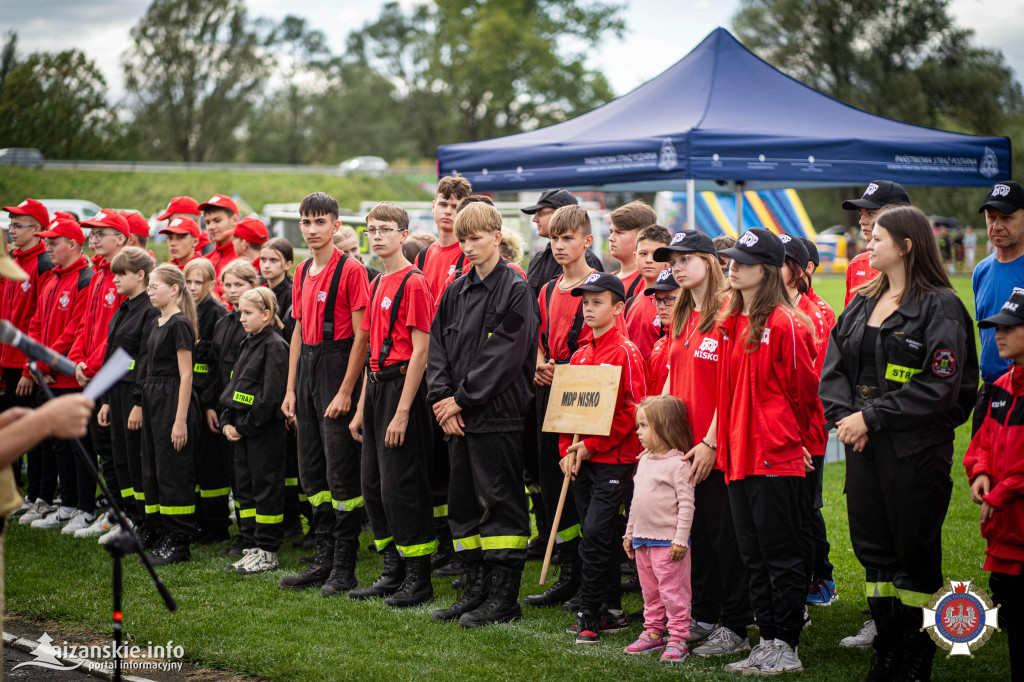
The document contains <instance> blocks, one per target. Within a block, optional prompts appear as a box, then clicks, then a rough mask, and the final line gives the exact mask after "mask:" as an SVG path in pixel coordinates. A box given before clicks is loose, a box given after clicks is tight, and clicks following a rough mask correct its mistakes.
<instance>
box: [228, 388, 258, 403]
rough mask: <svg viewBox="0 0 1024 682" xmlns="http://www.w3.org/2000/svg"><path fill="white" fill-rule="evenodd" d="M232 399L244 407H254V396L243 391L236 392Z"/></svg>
mask: <svg viewBox="0 0 1024 682" xmlns="http://www.w3.org/2000/svg"><path fill="white" fill-rule="evenodd" d="M231 399H232V400H234V401H235V402H236V403H242V404H243V405H252V401H253V396H251V395H249V394H248V393H242V392H241V391H235V394H234V395H233V396H231Z"/></svg>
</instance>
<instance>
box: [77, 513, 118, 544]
mask: <svg viewBox="0 0 1024 682" xmlns="http://www.w3.org/2000/svg"><path fill="white" fill-rule="evenodd" d="M111 528H113V525H112V523H111V521H110V516H109V514H108V513H107V512H103V513H102V514H100V515H99V516H97V517H96V520H95V521H93V522H92V524H91V525H90V526H89V527H88V528H82V529H81V530H76V531H75V537H76V538H95V537H99V536H100V535H103V534H104V533H106V532H107V531H109V530H110V529H111Z"/></svg>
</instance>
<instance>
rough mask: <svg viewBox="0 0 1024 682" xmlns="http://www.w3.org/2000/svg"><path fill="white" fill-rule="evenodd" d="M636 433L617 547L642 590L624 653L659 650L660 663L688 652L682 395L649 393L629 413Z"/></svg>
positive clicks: (688, 506)
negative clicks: (637, 447) (638, 626)
mask: <svg viewBox="0 0 1024 682" xmlns="http://www.w3.org/2000/svg"><path fill="white" fill-rule="evenodd" d="M636 435H637V437H638V438H639V439H640V444H641V445H642V446H643V447H644V448H645V449H644V451H643V452H642V453H641V454H640V463H639V464H638V465H637V468H636V474H635V476H634V477H633V505H632V507H631V508H630V510H629V522H628V524H627V525H626V535H625V537H624V538H623V541H622V547H623V549H625V550H626V554H627V555H629V558H630V559H632V558H634V557H635V558H636V568H637V573H638V574H639V576H640V587H641V589H642V590H643V594H644V631H643V632H641V633H640V637H639V638H638V639H637V640H636V641H635V642H633V643H632V644H630V645H629V646H627V647H626V649H625V651H626V653H627V654H643V653H650V652H654V651H661V652H662V653H661V661H662V662H665V663H680V662H682V661H684V660H685V659H686V657H687V656H689V655H690V652H689V651H688V650H687V648H686V638H687V637H688V636H689V633H690V597H691V592H690V554H689V552H688V549H689V541H690V523H691V522H692V521H693V484H692V483H690V482H688V481H687V478H688V477H689V474H690V462H689V461H688V460H685V459H683V455H684V453H686V452H688V451H689V450H690V425H689V422H688V420H687V418H686V407H685V406H684V405H683V403H682V401H681V400H679V399H678V398H675V397H673V396H670V395H657V396H649V397H647V398H645V399H644V400H643V402H641V403H640V406H639V407H638V408H637V412H636Z"/></svg>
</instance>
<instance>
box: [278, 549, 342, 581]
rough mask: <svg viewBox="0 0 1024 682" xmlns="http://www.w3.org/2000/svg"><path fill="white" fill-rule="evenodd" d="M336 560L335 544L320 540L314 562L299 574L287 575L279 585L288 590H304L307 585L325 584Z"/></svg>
mask: <svg viewBox="0 0 1024 682" xmlns="http://www.w3.org/2000/svg"><path fill="white" fill-rule="evenodd" d="M333 560H334V545H332V544H328V543H326V542H322V541H321V542H318V543H317V546H316V554H314V555H313V563H311V564H310V565H309V568H307V569H306V570H305V571H303V572H302V573H299V574H298V575H286V576H285V577H283V578H281V580H280V581H279V582H278V583H277V586H278V587H281V588H283V589H286V590H304V589H306V588H307V587H316V586H317V585H323V584H324V581H325V580H327V577H328V576H329V575H331V563H332V562H333Z"/></svg>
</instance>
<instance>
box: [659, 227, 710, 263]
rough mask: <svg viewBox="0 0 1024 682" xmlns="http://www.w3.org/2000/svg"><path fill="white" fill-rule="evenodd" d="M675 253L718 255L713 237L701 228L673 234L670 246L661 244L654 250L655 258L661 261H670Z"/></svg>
mask: <svg viewBox="0 0 1024 682" xmlns="http://www.w3.org/2000/svg"><path fill="white" fill-rule="evenodd" d="M673 253H709V254H711V255H712V256H717V255H718V251H716V250H715V243H714V242H713V241H711V237H709V236H707V235H706V234H704V233H703V232H701V231H700V230H682V231H680V232H676V233H675V234H674V235H672V241H671V242H670V243H669V245H668V246H659V247H658V248H656V249H655V250H654V260H656V261H657V262H659V263H668V262H670V261H671V260H672V254H673Z"/></svg>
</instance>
